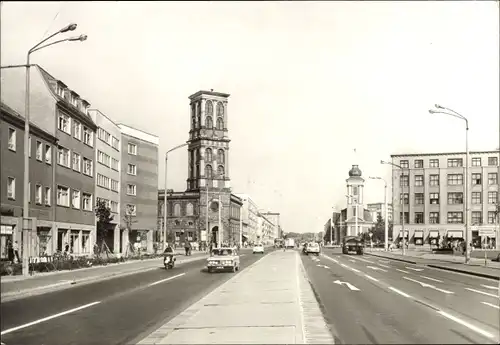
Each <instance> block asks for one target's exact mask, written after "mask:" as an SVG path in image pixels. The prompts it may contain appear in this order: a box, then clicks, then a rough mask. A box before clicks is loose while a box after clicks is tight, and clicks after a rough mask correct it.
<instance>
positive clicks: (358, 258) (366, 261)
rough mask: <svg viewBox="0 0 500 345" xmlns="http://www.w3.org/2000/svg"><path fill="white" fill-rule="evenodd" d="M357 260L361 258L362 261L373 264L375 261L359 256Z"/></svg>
mask: <svg viewBox="0 0 500 345" xmlns="http://www.w3.org/2000/svg"><path fill="white" fill-rule="evenodd" d="M357 260H361V261H364V262H368V263H370V264H373V261H370V260H366V259H362V258H357Z"/></svg>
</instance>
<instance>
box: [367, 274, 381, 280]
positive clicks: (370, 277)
mask: <svg viewBox="0 0 500 345" xmlns="http://www.w3.org/2000/svg"><path fill="white" fill-rule="evenodd" d="M365 277H366V278H368V279H370V280H373V281H375V282H378V279H375V278H373V277H372V276H369V275H368V274H365Z"/></svg>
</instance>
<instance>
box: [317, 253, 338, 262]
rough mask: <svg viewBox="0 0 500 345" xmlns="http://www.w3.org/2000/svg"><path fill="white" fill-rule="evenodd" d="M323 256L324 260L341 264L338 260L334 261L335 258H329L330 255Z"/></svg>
mask: <svg viewBox="0 0 500 345" xmlns="http://www.w3.org/2000/svg"><path fill="white" fill-rule="evenodd" d="M321 256H322V257H324V258H326V259H328V260H331V261H333V262H335V263H336V264H338V263H339V261H338V260H336V259H334V258H331V257H329V256H328V255H325V254H321Z"/></svg>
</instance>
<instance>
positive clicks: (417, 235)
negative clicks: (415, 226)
mask: <svg viewBox="0 0 500 345" xmlns="http://www.w3.org/2000/svg"><path fill="white" fill-rule="evenodd" d="M413 237H415V238H424V230H415V232H414V233H413Z"/></svg>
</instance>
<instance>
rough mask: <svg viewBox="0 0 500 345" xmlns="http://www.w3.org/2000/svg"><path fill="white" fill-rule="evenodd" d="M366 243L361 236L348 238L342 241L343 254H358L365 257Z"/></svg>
mask: <svg viewBox="0 0 500 345" xmlns="http://www.w3.org/2000/svg"><path fill="white" fill-rule="evenodd" d="M364 247H365V242H364V241H363V239H362V238H361V237H359V236H346V237H344V239H343V240H342V254H349V252H356V254H358V255H363V249H364Z"/></svg>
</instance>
